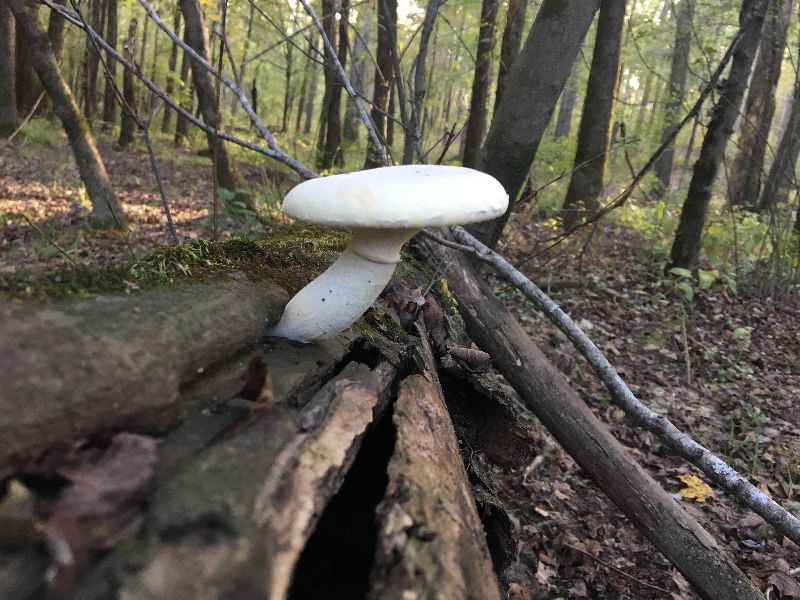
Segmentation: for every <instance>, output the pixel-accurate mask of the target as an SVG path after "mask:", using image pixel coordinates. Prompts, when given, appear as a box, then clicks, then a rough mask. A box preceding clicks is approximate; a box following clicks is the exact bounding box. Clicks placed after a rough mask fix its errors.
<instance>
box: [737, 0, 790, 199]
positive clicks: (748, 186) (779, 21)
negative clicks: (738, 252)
mask: <svg viewBox="0 0 800 600" xmlns="http://www.w3.org/2000/svg"><path fill="white" fill-rule="evenodd" d="M793 4H794V0H769V3H768V4H767V14H766V18H765V19H764V28H763V30H762V32H761V43H760V45H759V50H758V59H757V60H756V64H755V67H754V69H753V76H752V77H751V78H750V89H749V91H748V93H747V102H746V103H745V111H744V116H743V118H742V130H741V134H740V136H739V152H738V153H737V154H736V158H735V159H734V161H733V165H732V166H731V170H730V178H729V180H728V202H729V203H730V204H731V206H743V207H747V208H750V209H754V208H755V207H756V205H757V204H758V198H759V196H760V194H761V181H762V173H763V170H764V157H765V155H766V150H767V142H768V140H769V132H770V129H771V127H772V117H773V116H774V115H775V90H776V88H777V87H778V80H779V79H780V76H781V64H782V63H783V50H784V46H785V45H786V34H787V32H788V30H789V21H790V18H791V14H792V6H793Z"/></svg>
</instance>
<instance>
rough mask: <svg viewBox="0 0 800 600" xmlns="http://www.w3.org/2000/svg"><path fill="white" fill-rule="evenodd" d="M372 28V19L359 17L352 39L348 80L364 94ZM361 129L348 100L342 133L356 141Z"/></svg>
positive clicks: (353, 104) (353, 108) (350, 139)
mask: <svg viewBox="0 0 800 600" xmlns="http://www.w3.org/2000/svg"><path fill="white" fill-rule="evenodd" d="M371 29H372V21H371V20H370V19H365V18H364V17H363V16H362V17H361V23H360V25H359V28H358V35H356V36H355V40H353V53H352V54H353V56H352V60H351V61H350V81H351V82H352V84H353V86H355V88H356V89H357V90H361V92H362V93H364V94H366V93H367V92H366V74H367V44H369V38H370V34H371ZM305 85H306V78H305V77H303V86H304V87H305ZM360 131H361V119H360V118H359V116H358V110H357V109H356V105H355V103H354V102H348V103H347V105H346V106H345V110H344V125H343V127H342V133H343V135H344V139H345V140H347V141H348V142H357V141H358V134H359V132H360Z"/></svg>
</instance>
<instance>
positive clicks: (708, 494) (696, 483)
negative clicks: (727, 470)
mask: <svg viewBox="0 0 800 600" xmlns="http://www.w3.org/2000/svg"><path fill="white" fill-rule="evenodd" d="M678 479H680V480H681V481H682V482H683V484H684V485H685V486H686V487H684V488H682V489H681V491H680V494H681V496H683V497H684V498H686V499H687V500H694V501H695V502H705V501H706V500H707V499H708V498H712V497H713V496H714V490H712V489H711V486H709V485H708V484H707V483H706V482H705V481H703V480H702V479H700V478H699V477H697V476H696V475H680V476H679V477H678Z"/></svg>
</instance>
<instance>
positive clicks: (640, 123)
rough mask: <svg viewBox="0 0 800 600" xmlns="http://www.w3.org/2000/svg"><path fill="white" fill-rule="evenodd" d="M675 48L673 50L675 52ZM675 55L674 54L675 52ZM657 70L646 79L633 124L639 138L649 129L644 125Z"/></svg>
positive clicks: (648, 111) (651, 100)
mask: <svg viewBox="0 0 800 600" xmlns="http://www.w3.org/2000/svg"><path fill="white" fill-rule="evenodd" d="M674 51H675V50H674V48H673V52H674ZM673 56H674V54H673ZM655 79H656V75H655V72H653V71H649V72H648V73H647V77H646V78H645V80H644V88H643V89H642V99H641V101H640V102H639V110H638V111H637V113H636V123H635V124H634V126H633V131H634V133H635V134H636V136H638V137H639V138H643V137H644V136H645V135H646V134H647V132H648V131H649V128H648V127H644V120H645V117H646V116H647V115H649V114H650V110H649V109H650V104H651V103H652V102H653V99H652V98H651V97H650V96H651V94H652V93H653V84H654V83H655Z"/></svg>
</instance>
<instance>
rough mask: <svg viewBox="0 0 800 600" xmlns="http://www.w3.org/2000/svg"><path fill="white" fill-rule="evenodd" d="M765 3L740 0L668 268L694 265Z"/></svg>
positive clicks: (743, 87)
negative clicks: (733, 39)
mask: <svg viewBox="0 0 800 600" xmlns="http://www.w3.org/2000/svg"><path fill="white" fill-rule="evenodd" d="M766 6H767V0H745V1H744V2H743V3H742V9H741V12H740V13H739V33H738V43H737V45H736V49H735V50H734V52H733V58H732V59H731V70H730V72H729V73H728V79H727V80H726V81H725V84H724V87H723V89H722V91H721V93H720V97H719V100H718V101H717V103H716V105H714V108H713V110H712V114H711V120H710V121H709V123H708V129H707V130H706V135H705V137H704V138H703V145H702V147H701V148H700V156H699V157H698V159H697V162H696V163H695V165H694V171H693V172H692V181H691V183H690V184H689V192H688V194H687V195H686V200H685V201H684V203H683V208H682V210H681V217H680V221H679V223H678V230H677V232H676V234H675V240H674V242H673V244H672V251H671V254H670V266H671V267H681V268H684V269H693V268H695V267H696V266H697V261H698V258H699V255H700V240H701V237H702V233H703V228H704V227H705V223H706V216H707V214H708V204H709V202H710V201H711V190H712V187H713V185H714V180H715V179H716V177H717V172H718V171H719V166H720V164H721V163H722V159H723V157H724V155H725V146H727V144H728V140H729V139H730V137H731V134H732V133H733V125H734V123H735V122H736V118H737V116H738V114H739V107H740V106H741V104H742V98H743V97H744V91H745V88H746V87H747V79H748V77H749V76H750V69H751V68H752V66H753V60H754V59H755V54H756V50H757V49H758V42H759V39H760V37H761V28H762V26H763V24H764V14H765V12H766Z"/></svg>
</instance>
